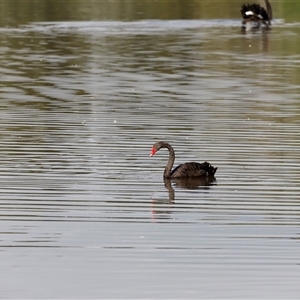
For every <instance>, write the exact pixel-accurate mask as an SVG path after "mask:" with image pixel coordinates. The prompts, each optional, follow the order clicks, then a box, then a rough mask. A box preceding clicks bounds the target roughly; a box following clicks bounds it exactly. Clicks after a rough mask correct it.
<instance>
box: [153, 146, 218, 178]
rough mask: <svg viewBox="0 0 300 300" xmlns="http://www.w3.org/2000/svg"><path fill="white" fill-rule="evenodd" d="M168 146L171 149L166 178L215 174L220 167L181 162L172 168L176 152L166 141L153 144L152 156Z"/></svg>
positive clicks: (206, 163)
mask: <svg viewBox="0 0 300 300" xmlns="http://www.w3.org/2000/svg"><path fill="white" fill-rule="evenodd" d="M161 148H167V149H168V150H169V160H168V163H167V165H166V167H165V171H164V177H165V178H191V177H207V176H214V174H215V173H216V171H217V169H218V168H215V167H213V166H212V165H211V164H210V163H208V162H204V163H197V162H187V163H184V164H181V165H179V166H177V167H176V168H174V169H173V170H172V167H173V165H174V161H175V152H174V149H173V147H172V146H171V145H170V144H169V143H166V142H157V143H155V144H154V145H153V147H152V149H151V152H150V156H153V155H154V154H155V153H156V152H157V151H158V150H159V149H161ZM171 170H172V171H171Z"/></svg>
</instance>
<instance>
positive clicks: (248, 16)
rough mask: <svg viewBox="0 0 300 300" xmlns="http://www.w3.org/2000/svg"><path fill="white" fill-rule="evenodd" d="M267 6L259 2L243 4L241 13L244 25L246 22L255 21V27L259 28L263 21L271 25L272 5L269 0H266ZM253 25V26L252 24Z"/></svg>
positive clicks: (244, 25)
mask: <svg viewBox="0 0 300 300" xmlns="http://www.w3.org/2000/svg"><path fill="white" fill-rule="evenodd" d="M265 4H266V8H264V7H262V6H260V5H259V4H243V5H242V7H241V14H242V18H243V22H242V24H243V27H246V24H249V23H254V27H256V28H259V27H260V25H261V23H262V24H264V25H265V26H266V27H269V26H271V20H272V7H271V4H270V2H269V1H268V0H265ZM250 27H253V26H250Z"/></svg>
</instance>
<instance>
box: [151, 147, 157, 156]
mask: <svg viewBox="0 0 300 300" xmlns="http://www.w3.org/2000/svg"><path fill="white" fill-rule="evenodd" d="M155 153H156V149H155V148H154V147H153V148H152V149H151V151H150V156H153V155H154V154H155Z"/></svg>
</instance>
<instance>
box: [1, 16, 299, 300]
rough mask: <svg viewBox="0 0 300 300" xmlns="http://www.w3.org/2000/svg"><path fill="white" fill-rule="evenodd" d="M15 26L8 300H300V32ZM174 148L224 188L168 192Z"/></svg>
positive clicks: (173, 24)
mask: <svg viewBox="0 0 300 300" xmlns="http://www.w3.org/2000/svg"><path fill="white" fill-rule="evenodd" d="M0 31H1V47H0V53H1V56H0V57H1V58H0V59H1V74H2V81H1V83H0V92H1V94H0V97H1V120H0V123H1V127H0V142H1V158H0V163H1V164H0V171H1V172H0V179H1V182H2V184H1V186H2V188H1V195H0V208H1V217H0V220H1V228H2V229H1V235H0V250H1V267H2V270H3V272H2V275H1V276H0V279H1V280H0V281H1V285H0V288H1V295H2V296H3V297H4V298H115V299H116V298H118V299H121V298H122V299H124V298H130V299H133V298H138V299H141V298H145V299H147V298H152V299H153V298H165V299H166V298H174V299H175V298H181V299H192V298H194V299H199V298H222V299H224V298H230V299H233V298H239V299H241V298H271V299H275V298H285V299H288V298H289V299H292V298H298V297H299V296H300V289H299V275H300V269H299V212H300V203H299V183H300V171H299V162H300V154H299V124H300V121H299V120H300V119H299V108H300V106H299V70H300V69H299V66H300V64H299V62H300V60H299V58H300V56H299V53H298V52H299V51H298V49H299V38H298V37H299V33H300V30H299V26H298V25H297V24H288V23H284V22H283V21H282V20H275V26H274V28H273V29H272V30H271V31H268V32H265V31H259V32H252V33H247V34H242V33H241V32H240V22H239V21H238V20H229V21H224V22H220V21H219V20H211V21H203V20H198V21H197V20H185V21H176V20H174V21H151V20H147V21H140V22H117V21H116V22H115V21H107V22H43V23H31V24H27V25H24V26H20V27H18V28H1V29H0ZM159 140H165V141H168V142H170V143H171V144H172V145H173V146H174V148H175V150H176V163H178V164H179V163H182V162H185V161H200V162H201V161H204V160H207V161H209V162H211V163H212V164H213V165H215V166H217V167H218V168H219V169H218V171H217V173H216V180H215V181H212V182H206V181H204V182H203V181H202V182H186V181H176V182H175V181H171V182H170V181H166V182H164V181H163V178H162V174H163V168H164V165H165V163H166V161H167V151H166V150H161V151H160V152H159V153H157V154H156V155H155V156H154V157H152V158H150V157H149V153H150V149H151V147H152V144H153V143H154V142H156V141H159Z"/></svg>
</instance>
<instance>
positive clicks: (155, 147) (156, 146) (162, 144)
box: [150, 142, 170, 156]
mask: <svg viewBox="0 0 300 300" xmlns="http://www.w3.org/2000/svg"><path fill="white" fill-rule="evenodd" d="M168 147H170V145H169V144H168V143H166V142H157V143H155V144H154V145H153V147H152V149H151V151H150V156H153V155H154V154H155V153H156V152H157V151H158V150H159V149H160V148H168Z"/></svg>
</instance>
